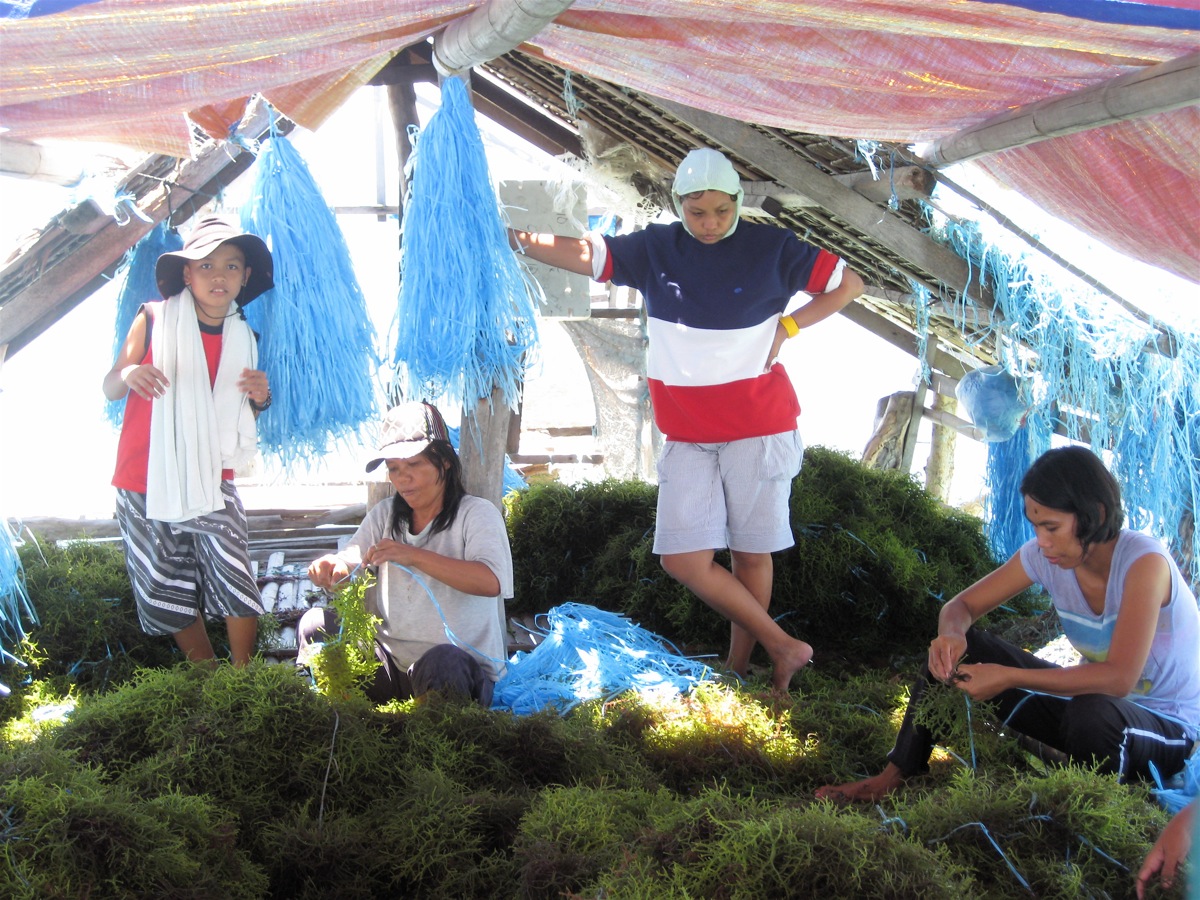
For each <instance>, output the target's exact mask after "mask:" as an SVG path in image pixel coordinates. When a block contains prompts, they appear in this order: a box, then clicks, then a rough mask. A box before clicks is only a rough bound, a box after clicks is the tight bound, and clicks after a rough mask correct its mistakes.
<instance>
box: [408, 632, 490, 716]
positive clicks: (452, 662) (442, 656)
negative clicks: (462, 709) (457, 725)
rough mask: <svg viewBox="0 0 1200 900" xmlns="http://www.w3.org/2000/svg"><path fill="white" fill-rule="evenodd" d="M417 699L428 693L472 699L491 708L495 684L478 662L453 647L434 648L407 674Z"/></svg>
mask: <svg viewBox="0 0 1200 900" xmlns="http://www.w3.org/2000/svg"><path fill="white" fill-rule="evenodd" d="M408 676H409V678H410V679H411V680H412V692H413V696H414V697H419V696H421V695H422V694H424V693H426V692H428V691H438V692H439V693H443V694H459V695H461V696H464V697H470V698H471V699H472V700H475V701H476V702H478V703H480V704H481V705H483V706H491V703H492V687H493V685H492V681H491V679H490V678H489V677H488V674H487V672H486V671H485V670H484V668H483V666H481V665H480V664H479V661H478V660H477V659H475V657H473V656H472V655H471V654H470V653H467V652H466V651H465V650H462V649H461V648H459V647H455V646H454V645H453V644H439V645H438V646H436V647H431V648H430V649H429V650H427V651H426V652H425V653H424V655H422V656H421V658H420V659H418V660H417V661H416V662H415V663H413V664H412V667H411V668H410V669H409V670H408Z"/></svg>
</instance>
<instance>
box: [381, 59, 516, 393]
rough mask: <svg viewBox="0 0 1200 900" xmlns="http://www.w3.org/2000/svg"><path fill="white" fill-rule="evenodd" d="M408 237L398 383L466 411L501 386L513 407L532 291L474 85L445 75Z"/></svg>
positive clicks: (417, 167) (425, 135) (416, 169)
mask: <svg viewBox="0 0 1200 900" xmlns="http://www.w3.org/2000/svg"><path fill="white" fill-rule="evenodd" d="M410 164H411V165H412V173H413V174H412V184H411V190H410V194H409V198H408V201H407V202H406V204H405V209H404V230H403V234H402V236H401V242H400V252H401V285H400V298H399V302H398V304H397V311H396V349H395V354H394V357H393V361H394V362H395V363H396V372H395V382H396V386H397V387H398V388H399V390H400V391H401V393H402V394H404V395H406V396H411V397H421V396H431V397H437V396H446V397H447V398H448V399H449V400H451V401H457V402H459V403H461V404H462V405H463V406H464V407H466V408H467V409H468V410H472V409H474V405H475V402H476V401H478V400H480V399H482V398H484V397H490V396H491V394H492V391H493V389H495V388H499V389H500V390H501V392H502V394H503V397H504V400H505V402H506V403H508V404H509V405H510V406H515V405H516V403H517V400H518V397H519V393H520V386H521V377H522V373H523V370H524V360H525V355H526V353H527V352H528V351H530V350H531V349H532V348H533V347H534V346H535V343H536V339H537V334H536V325H535V320H534V315H535V310H534V301H533V299H532V297H533V296H536V292H535V290H533V289H531V287H530V285H529V284H528V282H527V280H526V276H525V273H524V270H523V269H522V268H521V266H520V263H519V262H518V261H517V259H516V257H515V255H514V254H513V252H512V250H511V249H510V248H509V246H508V236H507V233H506V232H505V227H504V223H503V222H502V220H501V217H500V204H499V201H498V199H497V197H496V192H495V188H494V187H493V185H492V181H491V177H490V175H489V174H488V166H487V157H486V155H485V153H484V148H483V140H482V138H481V137H480V135H479V130H478V128H477V127H476V125H475V115H474V109H473V108H472V107H471V103H470V99H469V98H468V96H467V89H466V86H465V85H464V84H463V82H462V81H461V80H460V79H458V78H448V79H446V81H445V82H444V83H443V84H442V105H441V108H440V109H438V111H437V112H436V113H434V114H433V116H432V117H431V118H430V120H429V123H428V124H427V125H426V127H425V129H424V130H423V131H422V132H421V133H420V137H419V139H418V140H417V142H416V145H415V148H414V155H413V158H412V160H411V161H410Z"/></svg>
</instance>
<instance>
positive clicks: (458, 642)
mask: <svg viewBox="0 0 1200 900" xmlns="http://www.w3.org/2000/svg"><path fill="white" fill-rule="evenodd" d="M388 565H391V566H395V567H396V568H397V569H399V570H400V571H402V572H407V573H408V575H409V577H411V578H412V580H413V581H415V582H416V583H417V584H419V585H420V586H421V587H422V588H424V589H425V593H426V594H427V595H428V596H429V602H430V603H432V604H433V608H434V609H435V610H436V611H437V614H438V618H439V619H441V620H442V628H443V629H444V630H445V632H446V637H448V638H449V639H450V643H452V644H453V645H454V646H456V647H461V648H463V649H464V650H470V651H471V652H472V653H474V654H475V655H476V656H478V657H480V658H481V659H486V660H489V661H491V662H494V663H496V664H497V665H499V666H500V668H504V666H505V665H507V664H508V660H505V659H496V657H494V656H492V655H491V654H488V653H484V652H483V651H482V650H480V649H479V648H478V647H473V646H471V644H469V643H468V642H467V641H464V640H463V639H462V638H460V637H459V636H458V635H456V634H455V633H454V631H453V629H451V627H450V623H449V622H447V621H446V613H445V612H444V611H443V610H442V604H440V603H438V599H437V597H435V596H433V591H431V590H430V589H429V585H427V584H426V583H425V579H423V578H422V577H421V576H420V575H418V574H417V573H416V572H414V571H413V570H412V569H410V568H409V567H408V566H402V565H401V564H400V563H388Z"/></svg>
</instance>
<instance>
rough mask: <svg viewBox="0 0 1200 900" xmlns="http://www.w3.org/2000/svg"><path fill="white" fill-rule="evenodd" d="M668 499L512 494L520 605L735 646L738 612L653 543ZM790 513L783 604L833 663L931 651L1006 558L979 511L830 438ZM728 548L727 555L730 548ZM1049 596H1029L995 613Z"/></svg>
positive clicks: (815, 454)
mask: <svg viewBox="0 0 1200 900" xmlns="http://www.w3.org/2000/svg"><path fill="white" fill-rule="evenodd" d="M656 500H657V489H656V487H655V486H653V485H648V484H644V483H640V482H623V481H612V480H609V481H602V482H598V483H595V484H587V485H583V486H580V487H575V488H572V487H567V486H565V485H561V484H556V483H547V484H541V485H535V486H532V487H530V488H529V490H527V491H522V492H520V493H518V494H514V495H511V497H510V499H509V510H508V521H509V535H510V539H511V542H512V547H513V560H514V569H515V571H514V576H515V580H516V599H515V600H514V602H513V605H512V611H513V612H515V613H537V612H542V611H545V610H546V609H549V608H551V607H553V606H556V605H558V604H559V603H566V602H578V603H590V604H592V605H594V606H597V607H600V608H601V609H606V610H610V611H613V612H620V613H623V614H624V615H627V616H628V617H629V618H630V619H632V620H633V621H635V622H638V623H639V624H640V625H642V626H643V627H645V628H648V629H650V630H651V631H654V632H656V633H657V634H660V635H662V636H663V637H666V638H668V639H669V640H671V641H672V642H673V643H675V644H676V645H677V646H681V647H686V648H688V649H689V650H694V649H697V648H704V647H707V648H723V647H724V645H725V643H726V642H727V641H728V632H729V626H728V624H727V623H726V622H725V620H724V619H722V618H721V616H720V615H718V614H717V613H715V612H713V611H711V610H710V609H708V607H706V606H705V605H704V604H703V603H701V602H699V601H698V600H697V599H696V598H695V597H694V596H693V595H692V594H691V593H690V592H689V591H688V590H687V589H686V588H684V587H682V586H681V585H680V584H678V583H677V582H675V581H674V580H672V579H671V578H670V577H669V576H668V575H667V574H666V573H665V572H664V571H663V570H662V567H661V565H660V564H659V561H658V557H657V556H655V555H654V554H653V552H652V549H651V548H652V546H653V541H654V507H655V502H656ZM791 524H792V530H793V532H794V533H795V536H796V545H795V546H794V547H792V548H791V549H789V550H786V551H783V552H781V553H777V554H775V556H774V562H775V592H774V597H773V598H772V604H771V614H772V615H773V616H775V617H776V618H777V619H778V620H779V623H780V625H781V626H782V627H783V628H784V630H786V631H788V632H789V633H791V634H794V635H796V636H798V637H800V638H803V639H804V640H806V641H808V642H809V643H811V644H812V645H813V646H814V647H816V648H817V658H818V661H819V664H821V665H827V664H833V663H839V664H847V663H848V664H849V665H850V666H851V667H856V666H861V665H864V664H868V665H888V664H890V663H895V662H897V661H904V660H908V659H912V658H917V657H922V656H923V655H924V652H925V649H926V647H927V646H928V643H929V639H930V635H931V634H933V633H934V631H935V630H936V624H937V613H938V609H939V608H940V607H941V604H942V603H943V602H944V601H945V600H948V599H949V598H950V597H952V596H954V594H955V593H957V592H958V591H960V590H962V589H963V588H965V587H967V586H968V585H969V584H971V583H972V582H974V581H975V580H977V579H978V578H980V577H981V576H982V575H984V574H986V573H987V572H989V571H991V570H992V569H993V568H995V566H996V560H995V559H994V558H993V557H992V555H991V551H990V550H989V548H988V544H987V541H986V539H985V538H984V536H983V529H982V523H981V522H980V520H979V519H977V518H975V517H972V516H968V515H966V514H964V513H961V512H959V511H956V510H951V509H947V508H946V507H945V506H943V505H942V504H941V503H939V502H938V501H937V499H936V498H934V497H933V496H932V495H931V494H929V493H928V492H926V491H925V490H924V489H922V488H921V487H920V485H918V484H917V483H916V482H915V481H914V480H913V479H912V478H909V477H907V476H905V475H903V474H901V473H898V472H888V471H880V470H877V469H871V468H868V467H866V466H863V465H862V464H860V463H858V462H856V461H854V460H852V459H851V458H850V457H848V456H846V455H845V454H842V453H838V452H835V451H832V450H828V449H825V448H822V447H811V448H809V449H808V450H806V451H805V454H804V465H803V467H802V469H801V471H800V474H799V475H798V476H797V477H796V480H795V483H794V484H793V487H792V502H791ZM717 558H718V560H720V561H722V562H723V563H724V564H726V565H727V564H728V554H727V553H719V554H718V556H717ZM1041 608H1044V606H1043V604H1041V603H1040V602H1039V601H1038V600H1037V599H1035V598H1033V597H1025V598H1021V600H1020V602H1018V603H1016V604H1015V605H1013V606H1012V607H1011V608H1010V609H1009V610H1007V611H1001V612H1000V613H999V614H998V615H997V614H994V615H993V619H997V618H999V619H1002V618H1004V617H1005V616H1007V615H1020V616H1028V615H1030V614H1032V613H1035V612H1036V611H1038V610H1039V609H1041ZM763 661H765V657H763Z"/></svg>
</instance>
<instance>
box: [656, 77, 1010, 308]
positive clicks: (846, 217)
mask: <svg viewBox="0 0 1200 900" xmlns="http://www.w3.org/2000/svg"><path fill="white" fill-rule="evenodd" d="M655 102H656V103H657V104H658V105H659V106H660V107H661V108H662V109H664V110H665V111H666V112H667V113H668V114H670V115H671V116H673V117H674V118H676V119H678V120H679V121H680V122H683V123H685V124H686V125H687V126H688V127H690V128H692V129H694V130H695V131H697V132H699V133H700V134H703V135H706V136H708V137H709V138H710V139H711V140H712V142H713V143H714V144H716V145H718V146H721V147H724V148H725V149H727V150H728V151H729V152H730V153H731V154H732V155H734V156H736V157H739V158H740V159H742V160H745V161H746V162H747V163H749V164H750V165H752V166H754V167H755V168H756V169H758V170H760V171H762V172H764V173H766V174H767V175H769V176H770V178H771V180H773V181H775V182H777V183H778V184H780V185H782V186H783V187H784V188H787V189H789V190H792V191H795V192H797V193H800V194H803V195H804V196H806V197H811V198H812V199H813V200H815V201H816V202H817V204H818V205H819V206H821V207H822V208H824V209H826V210H828V211H829V212H830V213H832V214H833V215H834V216H836V217H837V218H839V219H841V220H842V221H843V222H846V223H847V224H849V225H850V226H851V227H853V228H855V229H857V230H858V231H860V232H861V233H862V234H865V235H870V236H871V237H872V238H873V239H875V240H876V241H878V242H879V243H880V244H882V245H883V246H885V247H887V248H888V249H889V250H890V251H892V252H893V253H895V254H896V255H897V256H899V257H901V258H902V259H909V260H913V261H914V262H916V263H917V264H918V265H920V266H921V267H922V268H924V269H925V270H926V271H928V272H929V273H930V274H932V275H933V276H934V277H935V278H936V279H937V280H939V281H941V282H942V283H944V284H946V285H947V286H949V287H951V288H953V289H954V290H956V291H958V292H960V293H963V294H966V295H967V296H969V297H971V298H973V299H974V300H975V301H976V303H978V304H980V305H983V306H986V307H988V308H990V307H991V305H992V304H991V303H990V302H989V301H990V296H989V294H988V292H987V291H986V290H984V289H982V287H981V285H980V284H979V281H978V273H977V272H973V271H972V270H971V267H970V266H969V265H968V264H967V262H966V260H964V259H962V258H961V257H960V256H958V254H956V253H955V252H954V251H953V250H951V249H950V248H949V247H944V246H942V245H941V244H939V243H937V242H936V241H934V240H933V239H931V238H930V237H928V236H927V235H925V234H923V233H922V232H920V231H919V230H917V229H916V228H913V227H912V226H910V225H908V224H907V223H905V222H904V221H903V220H902V219H900V218H899V217H897V216H894V215H892V214H891V212H890V211H888V210H887V209H885V208H884V207H881V206H880V205H879V204H877V203H874V202H872V201H871V200H868V199H867V198H866V197H863V196H861V195H860V194H858V193H856V192H855V191H854V190H853V189H852V188H849V187H846V185H844V184H842V183H841V182H839V181H838V180H837V179H835V178H833V177H832V176H830V175H826V174H825V173H824V172H822V171H820V170H819V169H818V168H817V167H816V166H813V165H809V164H807V163H805V162H803V161H801V160H799V159H798V158H797V157H796V155H795V154H794V153H793V152H791V151H790V150H788V149H787V148H785V147H783V146H781V145H779V144H778V143H777V142H775V141H773V140H772V139H771V138H770V137H769V136H768V135H766V134H764V133H763V132H761V131H759V130H758V129H756V128H752V127H751V126H749V125H747V124H745V123H744V122H739V121H737V120H736V119H728V118H726V117H724V116H719V115H716V114H715V113H710V112H704V111H703V110H699V109H694V108H692V107H689V106H683V105H682V104H679V103H675V102H673V101H669V100H662V99H656V100H655Z"/></svg>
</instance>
